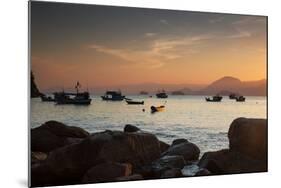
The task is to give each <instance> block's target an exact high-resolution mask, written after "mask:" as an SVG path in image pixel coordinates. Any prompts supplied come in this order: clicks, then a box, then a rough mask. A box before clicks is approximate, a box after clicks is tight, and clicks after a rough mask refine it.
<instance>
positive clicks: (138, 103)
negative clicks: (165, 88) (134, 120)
mask: <svg viewBox="0 0 281 188" xmlns="http://www.w3.org/2000/svg"><path fill="white" fill-rule="evenodd" d="M126 102H127V104H132V105H143V104H144V101H133V100H128V99H126Z"/></svg>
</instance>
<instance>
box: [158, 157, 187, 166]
mask: <svg viewBox="0 0 281 188" xmlns="http://www.w3.org/2000/svg"><path fill="white" fill-rule="evenodd" d="M185 164H186V163H185V160H184V158H183V156H181V155H166V156H164V157H161V158H160V159H158V160H157V161H155V162H154V163H153V165H154V166H155V167H158V168H183V167H184V165H185Z"/></svg>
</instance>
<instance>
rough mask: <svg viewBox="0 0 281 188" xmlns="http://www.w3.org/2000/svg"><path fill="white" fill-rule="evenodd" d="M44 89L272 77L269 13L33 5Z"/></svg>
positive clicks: (36, 58) (38, 75)
mask: <svg viewBox="0 0 281 188" xmlns="http://www.w3.org/2000/svg"><path fill="white" fill-rule="evenodd" d="M31 4H32V5H31V69H32V71H33V73H34V75H35V79H36V82H37V84H38V87H39V88H40V89H41V90H47V89H50V88H57V87H62V86H64V87H71V86H73V85H74V84H75V83H76V81H77V80H79V81H80V82H81V83H82V84H83V83H87V84H88V86H89V87H90V88H91V87H99V86H108V87H110V86H116V85H126V84H140V83H166V84H167V83H169V84H184V83H192V84H208V83H210V82H212V81H214V80H216V79H218V78H220V77H223V76H234V77H237V78H239V79H241V80H243V81H248V80H259V79H264V78H266V35H267V34H266V17H262V16H244V15H243V16H242V15H231V14H214V13H201V12H188V11H171V10H156V9H138V8H125V7H110V6H94V5H79V4H61V3H46V2H44V3H40V2H32V3H31Z"/></svg>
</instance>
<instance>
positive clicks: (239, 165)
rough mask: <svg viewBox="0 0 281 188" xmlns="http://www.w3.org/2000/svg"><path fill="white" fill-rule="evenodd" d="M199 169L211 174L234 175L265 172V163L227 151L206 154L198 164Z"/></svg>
mask: <svg viewBox="0 0 281 188" xmlns="http://www.w3.org/2000/svg"><path fill="white" fill-rule="evenodd" d="M199 166H200V168H206V169H208V170H209V171H210V172H211V173H212V174H235V173H247V172H264V171H267V162H266V161H261V160H255V159H253V158H251V157H249V156H247V155H243V154H241V153H239V152H234V151H230V150H228V149H225V150H220V151H216V152H207V153H205V154H204V155H203V157H202V158H201V160H200V162H199Z"/></svg>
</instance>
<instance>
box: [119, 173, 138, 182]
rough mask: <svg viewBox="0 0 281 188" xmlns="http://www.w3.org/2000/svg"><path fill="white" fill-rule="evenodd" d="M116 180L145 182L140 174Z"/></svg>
mask: <svg viewBox="0 0 281 188" xmlns="http://www.w3.org/2000/svg"><path fill="white" fill-rule="evenodd" d="M115 180H116V181H135V180H143V177H142V175H140V174H132V175H130V176H123V177H118V178H116V179H115Z"/></svg>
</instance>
